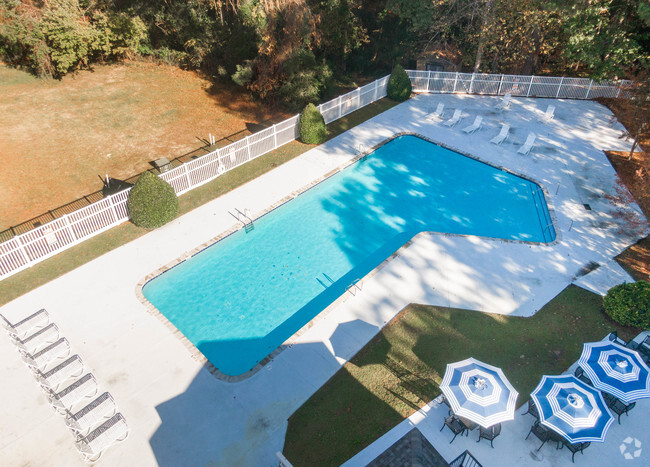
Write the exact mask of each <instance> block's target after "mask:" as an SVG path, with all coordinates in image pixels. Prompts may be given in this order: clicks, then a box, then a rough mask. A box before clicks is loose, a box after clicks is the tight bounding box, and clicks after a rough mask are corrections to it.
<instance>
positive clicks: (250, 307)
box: [143, 136, 555, 375]
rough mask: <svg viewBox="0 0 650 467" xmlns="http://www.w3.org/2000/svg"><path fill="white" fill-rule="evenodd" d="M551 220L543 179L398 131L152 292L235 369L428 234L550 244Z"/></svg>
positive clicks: (227, 369) (222, 364)
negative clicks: (541, 185)
mask: <svg viewBox="0 0 650 467" xmlns="http://www.w3.org/2000/svg"><path fill="white" fill-rule="evenodd" d="M260 195H262V194H260ZM549 224H551V221H550V216H549V214H548V209H547V206H546V202H545V200H544V195H543V193H542V191H541V189H540V188H539V186H538V185H536V184H534V183H532V182H530V181H528V180H524V179H522V178H520V177H517V176H515V175H512V174H510V173H507V172H504V171H502V170H498V169H496V168H494V167H492V166H489V165H487V164H483V163H481V162H478V161H476V160H474V159H471V158H469V157H465V156H463V155H460V154H458V153H455V152H453V151H450V150H448V149H445V148H442V147H440V146H437V145H435V144H433V143H430V142H428V141H425V140H423V139H421V138H418V137H415V136H401V137H398V138H396V139H394V140H392V141H390V142H388V143H386V144H385V145H383V146H381V147H380V148H379V149H377V150H376V151H375V152H374V153H372V154H370V155H369V156H368V157H367V158H365V159H363V160H360V161H359V162H357V163H355V164H353V165H352V166H350V167H348V168H347V169H345V170H343V171H342V172H340V173H338V174H336V175H334V176H333V177H331V178H329V179H327V180H325V181H324V182H323V183H321V184H319V185H317V186H316V187H314V188H312V189H310V190H308V191H307V192H305V193H303V194H302V195H300V196H298V197H297V198H295V199H294V200H292V201H290V202H288V203H286V204H284V205H283V206H281V207H279V208H278V209H276V210H274V211H272V212H271V213H269V214H267V215H266V216H263V217H262V218H260V219H258V220H256V221H255V228H254V230H252V231H250V232H248V233H246V232H245V231H244V230H243V229H242V230H240V231H238V232H236V233H235V234H233V235H231V236H229V237H227V238H226V239H224V240H222V241H220V242H217V243H216V244H214V245H212V246H211V247H209V248H207V249H205V250H203V251H202V252H200V253H199V254H197V255H195V256H193V257H192V258H190V259H188V260H187V261H185V262H183V263H181V264H179V265H178V266H176V267H175V268H173V269H171V270H169V271H167V272H166V273H164V274H162V275H160V276H158V277H156V278H155V279H153V280H152V281H150V282H148V283H147V284H146V285H145V287H144V289H143V293H144V295H145V297H146V298H147V299H148V300H149V301H150V302H151V303H152V304H153V305H154V306H155V307H156V308H157V309H158V310H159V311H160V312H161V313H162V314H163V315H164V316H165V317H167V319H169V321H171V322H172V323H173V324H174V325H175V326H176V327H177V328H178V329H179V330H180V331H181V332H182V333H183V334H184V335H185V336H186V337H187V338H188V339H189V340H190V341H191V342H192V343H193V344H194V345H195V346H196V347H197V348H198V349H199V350H200V351H201V352H202V353H203V354H204V355H205V357H206V358H207V359H208V360H209V361H210V362H211V363H212V364H213V365H214V366H215V367H216V368H218V369H219V370H220V371H221V372H222V373H225V374H227V375H238V374H242V373H245V372H246V371H248V370H250V369H251V368H253V367H254V366H255V365H256V364H257V363H258V362H260V361H261V360H263V359H264V358H265V357H266V356H267V355H268V354H269V353H271V352H272V351H273V350H275V349H276V348H277V347H278V346H280V345H281V344H282V343H283V342H284V341H285V340H286V339H287V338H289V337H290V336H291V335H293V334H294V333H295V332H296V331H298V329H300V328H301V327H302V326H303V325H305V324H306V323H308V322H309V321H310V320H311V319H312V318H313V317H314V316H316V315H317V314H318V313H320V312H321V311H322V310H323V309H325V308H326V307H327V306H328V305H329V304H330V303H332V302H333V301H334V300H335V299H336V298H338V297H339V296H340V295H341V294H343V293H344V292H345V289H346V287H347V286H349V285H350V284H351V283H352V282H353V281H354V280H355V279H357V278H361V277H363V276H364V275H366V274H367V273H368V272H370V271H371V270H372V269H374V268H375V267H377V266H378V265H379V264H380V263H381V262H382V261H384V260H385V259H386V258H387V257H388V256H390V255H391V254H392V253H393V252H395V251H396V250H397V249H399V248H400V247H401V246H402V245H404V244H405V243H406V242H407V241H408V240H409V239H411V238H412V237H413V236H415V235H416V234H417V233H419V232H422V231H438V232H449V233H457V234H473V235H481V236H486V237H495V238H503V239H512V240H523V241H530V242H550V241H553V240H554V238H555V232H554V230H553V227H552V225H551V226H550V227H548V226H549Z"/></svg>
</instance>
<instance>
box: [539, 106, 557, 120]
mask: <svg viewBox="0 0 650 467" xmlns="http://www.w3.org/2000/svg"><path fill="white" fill-rule="evenodd" d="M554 116H555V106H554V105H549V106H548V107H547V108H546V112H544V115H542V116H541V117H540V118H539V121H540V122H550V121H551V120H553V117H554Z"/></svg>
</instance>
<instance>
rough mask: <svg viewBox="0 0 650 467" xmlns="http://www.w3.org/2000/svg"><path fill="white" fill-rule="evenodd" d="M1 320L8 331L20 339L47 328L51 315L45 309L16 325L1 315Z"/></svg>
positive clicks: (0, 322)
mask: <svg viewBox="0 0 650 467" xmlns="http://www.w3.org/2000/svg"><path fill="white" fill-rule="evenodd" d="M0 318H2V320H0V324H2V326H3V327H4V328H5V329H6V331H7V332H8V333H9V334H10V335H12V336H16V337H18V338H24V337H26V336H28V335H29V334H30V332H33V331H34V330H36V329H40V328H42V327H44V326H47V325H48V324H49V322H50V315H49V314H48V313H47V310H45V309H44V308H42V309H40V310H38V311H37V312H36V313H33V314H31V315H29V316H28V317H27V318H25V319H23V320H21V321H19V322H17V323H16V324H11V323H10V322H9V320H8V319H7V318H5V317H4V316H2V315H0Z"/></svg>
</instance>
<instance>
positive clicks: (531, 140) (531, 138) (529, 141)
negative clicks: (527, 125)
mask: <svg viewBox="0 0 650 467" xmlns="http://www.w3.org/2000/svg"><path fill="white" fill-rule="evenodd" d="M535 138H537V135H535V133H530V134H529V135H528V138H526V142H525V143H524V144H523V145H522V146H521V147H520V148H519V150H518V151H517V152H518V153H519V154H523V155H524V156H527V155H528V154H530V150H531V149H533V146H534V145H535Z"/></svg>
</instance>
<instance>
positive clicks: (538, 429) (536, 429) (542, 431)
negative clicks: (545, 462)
mask: <svg viewBox="0 0 650 467" xmlns="http://www.w3.org/2000/svg"><path fill="white" fill-rule="evenodd" d="M531 433H532V434H534V435H535V436H537V438H538V439H539V440H540V441H541V442H542V444H541V445H540V447H538V448H537V451H539V450H540V449H542V446H544V445H545V444H546V442H547V441H548V440H549V439H551V432H550V431H549V430H547V429H546V428H544V426H543V425H542V424H541V423H540V422H539V420H536V421H535V423H533V426H531V427H530V431H529V432H528V434H527V435H526V439H528V437H529V436H530V434H531Z"/></svg>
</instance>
